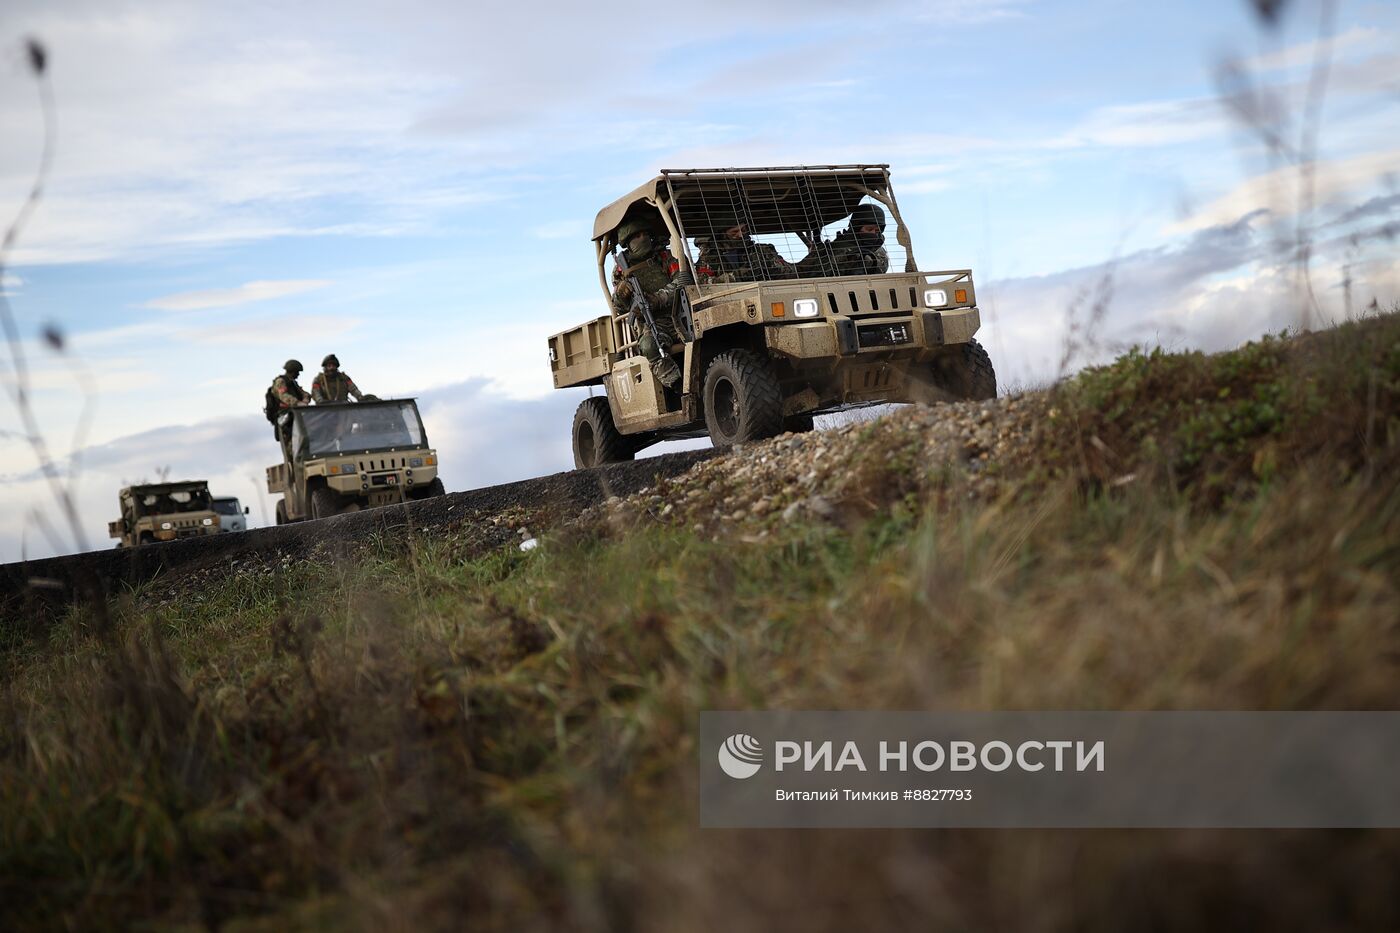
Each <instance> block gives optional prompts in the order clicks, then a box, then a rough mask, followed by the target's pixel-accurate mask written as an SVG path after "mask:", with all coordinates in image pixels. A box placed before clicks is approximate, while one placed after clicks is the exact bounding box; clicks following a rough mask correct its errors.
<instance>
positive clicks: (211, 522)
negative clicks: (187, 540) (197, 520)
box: [203, 518, 214, 525]
mask: <svg viewBox="0 0 1400 933" xmlns="http://www.w3.org/2000/svg"><path fill="white" fill-rule="evenodd" d="M203 524H205V525H212V524H214V520H213V519H212V518H206V519H205V520H204V522H203Z"/></svg>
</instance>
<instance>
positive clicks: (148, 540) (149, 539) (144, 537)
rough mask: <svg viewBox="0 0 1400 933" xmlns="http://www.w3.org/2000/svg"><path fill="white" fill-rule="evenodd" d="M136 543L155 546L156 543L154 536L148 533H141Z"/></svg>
mask: <svg viewBox="0 0 1400 933" xmlns="http://www.w3.org/2000/svg"><path fill="white" fill-rule="evenodd" d="M137 543H138V544H155V543H156V536H155V535H153V534H151V533H150V532H149V531H143V532H141V537H140V538H139V539H138V540H137Z"/></svg>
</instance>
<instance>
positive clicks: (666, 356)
mask: <svg viewBox="0 0 1400 933" xmlns="http://www.w3.org/2000/svg"><path fill="white" fill-rule="evenodd" d="M650 232H651V231H650V230H649V229H648V227H647V225H646V224H644V223H643V222H641V221H637V220H631V221H627V222H626V223H624V224H623V225H622V226H621V227H620V228H618V240H619V242H622V243H629V241H631V240H632V238H633V237H635V236H637V235H638V234H639V233H650ZM622 264H623V266H625V267H626V270H627V273H628V274H629V275H630V276H632V277H634V278H636V280H637V284H638V285H640V286H641V287H642V295H643V297H645V298H646V301H647V304H648V305H649V306H650V307H651V317H652V320H653V321H655V322H656V329H657V331H659V332H660V334H661V339H662V340H663V341H664V342H665V343H666V346H665V347H659V346H657V343H656V338H655V336H653V335H652V333H651V329H650V328H649V327H647V325H646V322H645V321H644V320H640V319H639V317H640V316H639V315H633V313H632V310H631V308H632V305H631V295H630V294H629V293H627V291H626V290H625V289H624V290H623V293H622V294H618V286H619V285H620V284H621V283H622V279H623V273H622V269H621V268H618V269H615V270H613V292H614V293H613V311H614V312H615V313H616V314H618V315H619V316H631V318H632V320H631V324H632V328H633V330H634V331H635V333H636V334H637V350H638V351H639V352H640V353H641V354H642V356H644V357H646V358H647V360H648V361H650V363H651V369H652V372H654V373H655V374H656V378H657V379H659V380H661V382H662V384H664V385H667V386H674V385H675V384H676V383H677V382H678V381H679V379H680V370H679V368H678V367H677V366H676V365H675V361H674V360H672V359H671V357H670V350H671V346H672V345H674V344H676V343H679V342H680V339H681V338H680V328H679V327H678V326H677V325H676V321H675V316H674V312H675V306H676V293H677V292H679V291H680V290H681V288H683V287H684V286H685V284H686V278H685V276H684V273H682V272H681V267H680V263H679V262H677V261H676V258H675V257H674V256H672V255H671V253H670V251H669V250H667V249H664V248H662V247H659V246H654V245H653V246H652V247H651V248H649V249H645V250H644V252H643V253H642V255H640V256H637V255H634V254H633V251H632V249H630V248H628V249H625V250H623V252H622Z"/></svg>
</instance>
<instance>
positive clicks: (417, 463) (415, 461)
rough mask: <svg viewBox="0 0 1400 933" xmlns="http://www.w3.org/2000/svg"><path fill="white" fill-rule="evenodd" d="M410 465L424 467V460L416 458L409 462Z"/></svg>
mask: <svg viewBox="0 0 1400 933" xmlns="http://www.w3.org/2000/svg"><path fill="white" fill-rule="evenodd" d="M408 465H409V466H416V467H420V466H422V465H423V458H422V457H414V458H413V459H412V460H410V461H408Z"/></svg>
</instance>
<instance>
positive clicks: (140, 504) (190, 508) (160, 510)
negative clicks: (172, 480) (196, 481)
mask: <svg viewBox="0 0 1400 933" xmlns="http://www.w3.org/2000/svg"><path fill="white" fill-rule="evenodd" d="M136 510H137V514H139V515H170V514H173V513H175V512H207V511H208V510H209V491H208V490H206V489H175V490H170V489H165V490H158V491H157V490H152V491H149V492H145V493H137V495H136Z"/></svg>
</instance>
